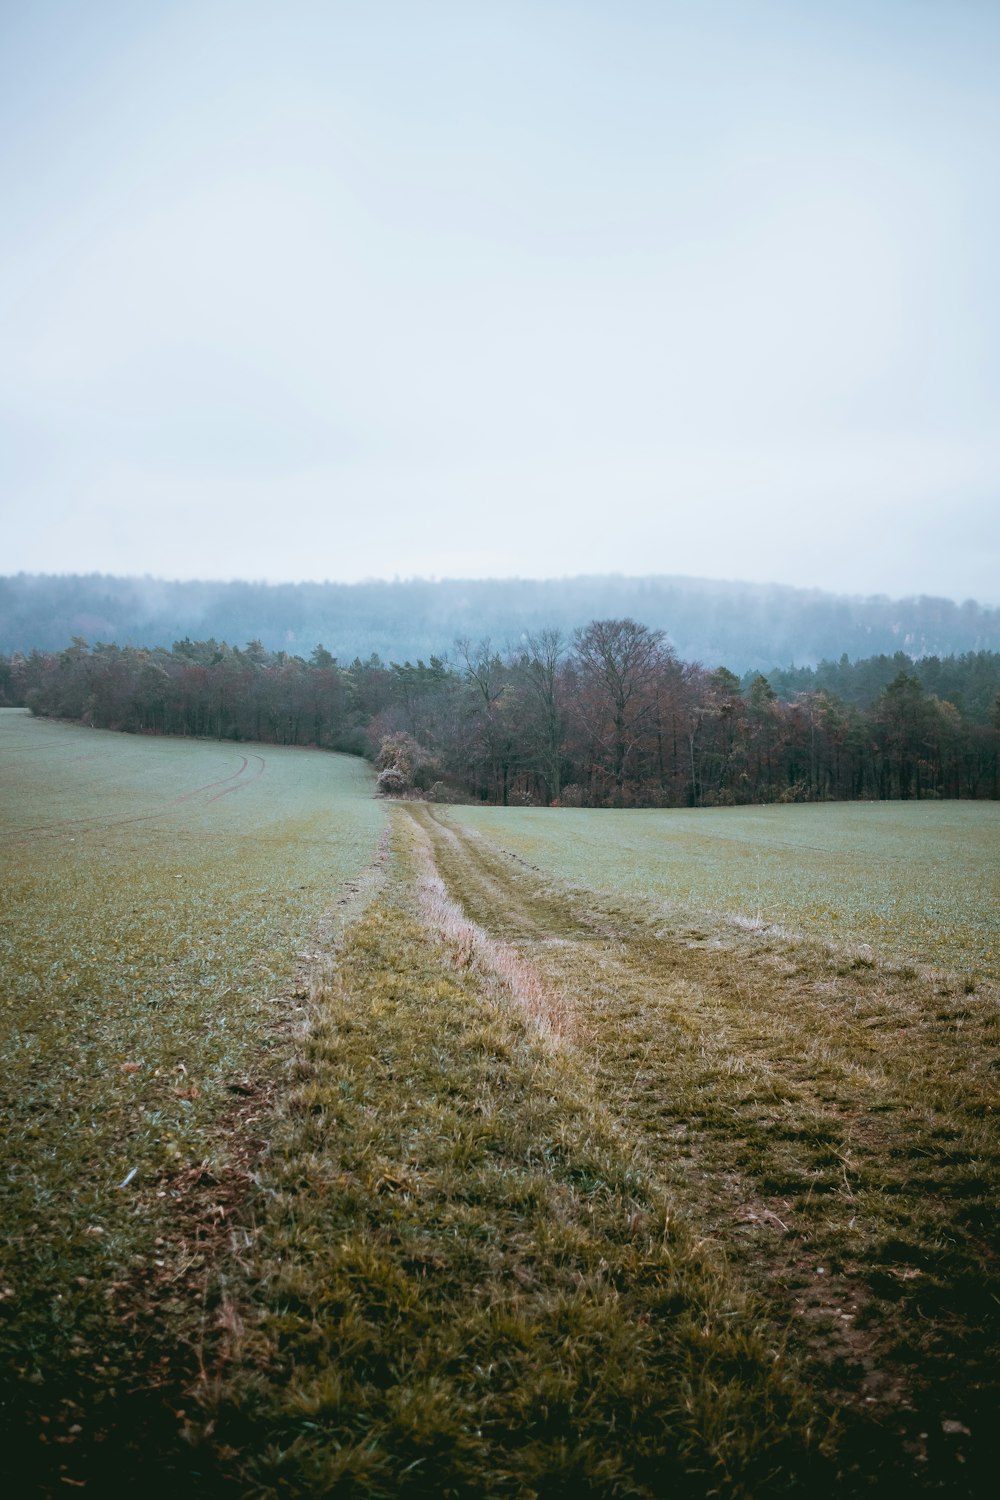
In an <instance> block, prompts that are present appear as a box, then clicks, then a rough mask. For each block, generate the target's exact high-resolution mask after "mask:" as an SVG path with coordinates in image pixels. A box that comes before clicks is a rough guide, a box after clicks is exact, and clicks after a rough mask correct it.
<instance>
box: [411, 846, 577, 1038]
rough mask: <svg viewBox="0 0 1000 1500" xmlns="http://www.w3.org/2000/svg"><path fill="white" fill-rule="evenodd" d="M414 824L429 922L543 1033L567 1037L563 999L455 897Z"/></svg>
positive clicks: (422, 896)
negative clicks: (451, 895)
mask: <svg viewBox="0 0 1000 1500" xmlns="http://www.w3.org/2000/svg"><path fill="white" fill-rule="evenodd" d="M414 828H415V833H416V851H417V861H418V866H419V876H418V880H417V894H418V898H419V901H420V908H421V912H422V913H423V916H424V919H425V920H426V922H427V923H428V925H429V926H430V927H431V928H432V929H433V930H434V931H436V932H438V933H440V935H441V937H443V938H444V940H445V942H446V943H447V944H448V945H449V947H450V948H451V949H452V952H453V953H454V955H455V960H456V962H457V963H458V964H460V965H461V966H463V967H468V968H476V969H477V970H478V971H479V972H480V973H481V974H482V975H483V976H484V977H486V978H492V979H493V980H494V981H496V982H497V983H498V984H499V985H500V986H501V987H502V988H503V989H504V990H505V991H506V992H507V994H508V995H509V996H510V998H511V1000H513V1002H514V1004H515V1005H517V1006H518V1007H519V1008H520V1009H521V1011H522V1012H523V1013H524V1016H525V1017H526V1019H527V1020H528V1021H529V1022H530V1023H531V1025H532V1026H533V1027H534V1028H535V1030H536V1031H538V1032H539V1033H540V1034H541V1035H542V1036H545V1037H547V1038H550V1039H551V1040H558V1039H560V1038H563V1037H565V1036H567V1035H568V1034H569V1033H570V1031H571V1029H572V1028H571V1014H570V1011H569V1008H568V1007H567V1005H566V1004H565V1002H564V1001H563V1000H562V999H561V998H560V997H559V995H557V994H556V993H554V992H553V991H552V990H551V989H548V988H547V987H546V986H545V985H544V984H543V983H542V980H541V978H540V977H539V975H538V972H537V970H535V969H534V968H532V966H531V965H530V964H527V963H525V962H524V960H523V959H522V958H520V957H519V955H518V953H517V951H516V950H515V949H514V948H513V947H511V945H510V944H509V943H504V942H501V941H499V940H498V939H497V938H493V937H490V935H489V933H487V932H485V931H484V930H483V928H482V927H480V926H479V925H478V923H476V922H473V921H472V920H471V919H470V918H469V917H468V916H467V915H466V914H465V912H464V911H463V910H462V908H461V907H460V906H459V905H458V904H457V903H456V902H454V901H453V900H452V899H451V897H450V896H449V895H448V892H447V889H446V887H445V884H444V881H443V880H442V879H441V877H440V875H439V874H438V872H437V867H436V866H435V864H434V855H433V852H432V850H431V846H430V843H429V841H428V840H427V838H426V837H425V835H424V834H423V833H422V832H421V831H419V830H418V829H416V825H414Z"/></svg>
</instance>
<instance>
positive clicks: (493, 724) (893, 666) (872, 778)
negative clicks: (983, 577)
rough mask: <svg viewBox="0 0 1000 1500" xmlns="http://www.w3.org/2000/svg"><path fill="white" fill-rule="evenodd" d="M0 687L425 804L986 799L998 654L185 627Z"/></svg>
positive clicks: (0, 680) (90, 652) (998, 762)
mask: <svg viewBox="0 0 1000 1500" xmlns="http://www.w3.org/2000/svg"><path fill="white" fill-rule="evenodd" d="M0 703H6V704H24V705H26V706H28V707H29V708H30V709H31V710H32V711H33V712H34V713H38V714H47V715H52V716H56V717H59V718H64V719H71V720H76V721H79V722H81V723H86V724H92V725H94V726H95V727H98V728H111V729H121V730H125V731H128V732H132V733H144V734H176V735H192V736H212V737H215V738H217V739H220V740H221V739H225V740H233V741H243V740H253V741H264V742H269V743H273V744H281V745H314V746H319V747H322V748H328V749H336V750H346V751H350V752H354V753H361V754H365V755H368V756H369V757H370V758H371V759H372V760H374V761H375V762H376V767H377V769H378V772H379V784H380V786H381V787H382V789H383V790H386V791H391V792H394V793H397V794H400V793H402V794H405V793H408V792H410V793H413V794H422V795H428V796H430V797H432V798H434V799H436V800H441V801H448V800H453V799H458V798H463V799H479V800H483V801H489V802H495V803H498V804H503V805H507V804H520V805H525V804H541V805H550V804H553V803H559V804H562V805H569V806H591V807H602V806H614V807H630V806H647V807H649V806H651V807H691V806H729V805H734V804H738V803H748V802H798V801H817V800H825V799H830V798H848V799H849V798H910V797H989V798H996V797H997V796H998V795H1000V653H996V652H991V651H980V652H970V653H964V654H962V655H960V656H948V657H936V656H935V657H925V658H922V659H919V660H915V659H914V658H912V657H910V656H908V655H907V654H905V653H903V652H896V653H894V654H893V655H891V656H888V655H880V656H876V657H872V658H869V659H867V660H864V661H859V662H851V661H849V660H848V658H847V657H846V656H843V657H842V658H841V659H840V660H839V661H835V662H834V661H830V662H823V663H821V664H820V666H819V667H818V668H816V669H815V670H813V669H805V668H802V669H796V670H795V671H793V672H789V673H785V674H780V673H779V674H774V675H773V676H772V677H768V676H767V675H765V674H763V673H761V672H753V671H751V672H749V673H747V674H745V675H744V677H742V678H740V677H738V676H737V675H736V674H735V673H734V672H732V671H730V670H729V669H728V668H726V667H718V668H714V669H712V668H709V667H705V666H702V665H700V664H698V663H694V662H685V661H683V660H682V659H681V658H680V656H679V655H678V654H677V652H676V651H675V650H674V648H673V646H672V644H671V643H670V642H669V641H668V640H667V638H666V637H665V635H664V633H663V632H662V631H661V630H658V629H655V628H652V627H650V626H648V625H645V624H640V623H638V622H637V621H635V620H634V619H632V618H629V617H621V618H607V619H598V620H592V621H590V622H589V623H588V624H587V625H585V626H583V627H582V628H577V629H576V630H574V631H573V632H570V633H567V632H564V631H562V630H561V629H559V628H558V627H556V626H549V627H547V628H544V629H542V630H540V631H538V632H537V633H532V634H526V636H525V638H524V640H523V641H522V642H521V643H519V644H517V645H515V646H513V647H503V648H501V647H498V646H496V645H494V644H493V643H492V642H491V640H490V639H489V638H488V637H486V636H480V637H478V638H476V639H472V638H470V637H467V636H466V637H461V638H460V639H459V640H458V641H456V643H455V646H454V653H453V655H452V656H451V658H450V659H448V660H445V659H443V658H439V657H436V656H432V657H431V658H430V659H429V660H428V661H424V660H423V659H419V658H418V659H417V661H416V662H415V663H414V662H413V661H410V660H406V661H404V662H401V663H400V662H395V661H391V662H388V663H387V662H385V661H384V660H383V659H382V658H381V657H380V656H378V655H377V654H369V655H368V656H366V657H365V658H361V657H356V658H355V659H354V660H353V661H351V662H350V664H349V665H343V664H341V663H340V662H338V661H337V660H336V658H335V657H334V656H333V654H332V653H331V652H330V651H328V650H327V649H326V648H325V647H323V646H315V647H314V648H313V649H312V651H311V652H310V653H309V655H308V656H297V655H292V654H290V653H288V652H286V651H269V650H268V649H267V648H266V647H265V646H264V645H263V643H262V642H261V641H260V640H259V639H253V640H251V641H250V642H249V644H248V645H246V646H245V647H244V648H242V649H240V648H236V647H233V646H230V645H227V644H226V643H225V642H219V641H216V640H214V639H208V640H192V639H191V638H190V637H185V638H183V639H181V640H178V641H176V642H175V643H174V645H173V646H172V647H171V648H169V649H166V648H154V649H151V650H147V649H145V648H137V647H131V646H125V647H121V646H118V645H115V644H107V643H105V644H99V645H95V646H93V647H91V646H90V645H89V644H88V643H87V641H86V640H84V639H82V638H80V637H78V638H76V639H75V640H74V641H73V642H72V644H71V645H70V646H68V647H67V648H65V649H64V650H61V651H58V652H54V653H46V652H41V651H34V652H32V653H30V654H29V655H28V656H21V655H14V656H10V657H2V658H0Z"/></svg>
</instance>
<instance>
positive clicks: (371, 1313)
mask: <svg viewBox="0 0 1000 1500" xmlns="http://www.w3.org/2000/svg"><path fill="white" fill-rule="evenodd" d="M0 807H2V813H0V819H2V822H0V831H2V837H3V858H4V873H3V904H2V908H0V941H2V943H3V949H2V963H3V974H4V1005H3V1011H2V1028H0V1103H2V1109H3V1126H4V1130H5V1148H4V1159H3V1168H2V1176H0V1193H2V1212H3V1222H4V1226H5V1229H6V1244H5V1247H4V1251H3V1255H4V1259H3V1262H2V1266H3V1269H2V1274H0V1359H2V1377H3V1391H2V1403H0V1418H2V1423H3V1432H2V1433H0V1472H3V1473H4V1474H5V1477H7V1478H8V1479H13V1480H14V1481H15V1483H14V1489H13V1493H16V1494H17V1495H18V1496H19V1497H20V1495H22V1494H23V1495H33V1496H54V1495H62V1494H65V1493H66V1491H67V1489H69V1488H74V1487H75V1488H80V1489H82V1490H83V1491H84V1493H89V1494H93V1495H100V1496H101V1497H102V1500H112V1497H113V1500H117V1497H118V1496H125V1495H129V1496H131V1495H134V1494H136V1493H142V1494H143V1495H144V1496H145V1497H146V1500H154V1497H156V1500H167V1497H175V1496H176V1495H178V1494H185V1495H187V1496H189V1497H191V1500H194V1497H198V1500H215V1497H233V1500H235V1497H248V1500H250V1497H253V1500H277V1497H282V1500H286V1497H301V1500H307V1497H312V1496H316V1495H337V1496H359V1497H360V1496H366V1497H385V1500H390V1497H396V1496H412V1497H428V1500H430V1497H431V1496H433V1497H438V1496H445V1495H453V1496H474V1495H483V1496H503V1497H511V1500H513V1497H519V1500H520V1497H524V1500H531V1497H539V1500H541V1497H546V1500H554V1497H556V1496H560V1497H561V1496H565V1497H567V1500H569V1497H571V1496H572V1497H575V1496H578V1495H590V1496H594V1497H598V1496H601V1497H603V1496H609V1497H610V1496H614V1497H623V1500H624V1497H645V1500H659V1497H660V1496H663V1495H665V1494H670V1495H671V1496H676V1497H688V1500H702V1497H708V1496H710V1495H711V1496H716V1495H718V1496H728V1497H731V1500H737V1497H739V1500H770V1497H776V1496H779V1495H782V1496H783V1495H800V1496H806V1495H808V1496H809V1497H810V1500H811V1497H814V1496H820V1497H822V1496H826V1497H831V1500H832V1497H833V1496H836V1497H837V1500H844V1497H848V1496H858V1497H860V1496H863V1495H870V1494H878V1495H883V1494H885V1495H888V1494H907V1495H916V1494H927V1495H936V1496H941V1495H948V1496H954V1497H963V1500H972V1497H976V1500H978V1497H980V1496H985V1495H987V1494H989V1493H991V1492H992V1491H991V1486H992V1485H993V1483H994V1481H995V1474H996V1471H997V1466H998V1463H1000V1451H998V1444H997V1440H996V1435H995V1432H994V1428H995V1421H994V1414H995V1410H996V1405H997V1399H998V1387H1000V1380H998V1372H1000V1276H998V1273H997V1266H998V1264H1000V1236H998V1226H997V1213H996V1204H997V1198H998V1193H1000V1141H998V1134H997V1108H998V1104H1000V1090H998V1080H1000V1006H998V994H997V989H996V987H995V986H994V985H993V984H992V983H991V982H990V981H989V980H988V979H984V978H983V977H982V976H984V975H986V974H987V973H988V972H990V969H991V965H992V964H993V963H994V962H995V946H994V945H995V937H996V932H995V926H994V925H993V924H994V921H995V912H994V910H993V909H992V908H991V906H990V885H989V881H990V879H991V878H995V865H993V864H992V863H991V861H993V859H994V857H995V855H994V843H993V837H994V835H995V832H996V828H997V821H996V810H995V809H994V808H992V807H989V806H984V805H982V804H979V805H976V806H974V807H969V808H966V807H965V806H961V807H957V806H948V805H943V804H942V805H934V806H931V807H928V808H926V809H924V808H894V807H886V808H881V807H880V808H867V807H866V808H816V809H811V808H808V809H798V808H789V809H747V810H745V811H738V812H721V813H720V812H708V813H705V814H698V815H687V814H679V815H674V814H667V813H652V814H641V813H640V814H636V813H624V814H623V813H615V812H607V813H576V812H569V811H563V812H553V813H551V814H550V813H544V812H536V811H523V812H522V811H513V810H512V811H509V812H507V811H501V810H486V809H471V808H450V809H448V810H447V811H444V810H442V809H437V808H430V807H427V806H423V805H417V804H405V805H401V806H398V807H393V808H391V809H390V808H388V807H387V806H386V805H385V804H381V803H378V802H376V801H374V800H373V799H372V796H371V779H370V775H369V773H368V771H367V769H366V768H365V767H363V766H362V765H361V764H360V763H358V762H353V761H349V760H346V759H345V758H343V757H337V756H330V755H324V754H320V753H317V752H305V751H284V752H282V751H275V750H273V749H271V748H269V747H260V746H233V745H220V744H212V743H189V742H168V741H163V740H152V739H138V738H134V737H125V736H115V735H110V734H99V733H96V732H93V731H89V730H85V729H75V728H70V727H68V726H63V725H57V724H46V723H42V722H36V721H32V720H30V719H29V718H27V717H26V716H25V715H22V714H17V713H12V712H6V713H2V714H0ZM838 814H839V817H838V816H837V815H838ZM387 824H388V825H390V827H391V839H390V841H389V842H388V843H387V842H386V841H385V840H383V839H381V838H380V835H381V834H382V832H383V829H384V828H385V826H386V825H387ZM667 829H669V830H671V831H670V832H669V834H665V830H667ZM723 830H724V832H723ZM734 871H742V872H743V874H742V875H740V876H739V878H738V879H736V878H735V876H734ZM734 879H735V884H733V881H734ZM727 880H729V881H730V884H729V885H727ZM956 893H964V894H962V899H961V901H960V900H959V896H958V894H956ZM893 903H895V904H893ZM963 903H964V909H963ZM894 911H895V912H896V913H897V915H898V921H897V920H896V918H894V917H893V912H894ZM873 912H874V913H875V915H874V916H873ZM835 913H836V915H834V914H835ZM921 913H923V919H922V922H921ZM876 916H877V917H878V918H879V919H880V920H875V917H876ZM734 917H737V918H739V919H740V920H739V921H734V920H733V918H734ZM758 917H759V918H760V920H759V921H758V920H757V918H758ZM862 944H869V945H870V946H859V945H862ZM991 954H992V955H993V957H991ZM927 965H929V967H925V966H927Z"/></svg>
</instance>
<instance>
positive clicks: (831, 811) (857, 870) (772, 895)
mask: <svg viewBox="0 0 1000 1500" xmlns="http://www.w3.org/2000/svg"><path fill="white" fill-rule="evenodd" d="M454 817H455V818H456V819H457V820H458V821H460V822H461V823H462V824H463V826H465V827H467V828H474V829H478V830H479V831H480V832H482V833H485V834H488V835H489V836H490V837H491V838H493V839H495V840H497V841H498V842H499V843H501V844H502V845H503V846H504V848H506V849H509V850H511V851H512V852H513V853H515V854H517V855H518V856H519V857H520V858H521V859H524V860H526V861H528V863H530V864H534V865H538V866H540V867H541V868H542V869H544V870H547V871H549V872H550V873H551V874H553V875H554V876H555V877H557V878H558V879H560V880H563V881H569V882H570V883H578V884H580V885H582V886H588V887H593V888H595V889H597V890H600V891H603V892H605V893H607V894H609V895H612V894H618V895H620V896H621V897H622V898H623V899H626V900H631V901H634V900H636V899H650V900H653V901H655V902H657V903H660V904H661V905H662V906H663V907H665V908H667V909H669V910H671V911H673V912H675V913H677V912H684V911H687V912H690V913H695V914H696V913H698V912H705V911H711V912H718V913H728V914H730V915H732V916H739V917H742V918H747V919H750V920H755V919H758V918H759V919H761V920H762V921H763V922H765V923H775V924H778V925H781V926H784V927H787V928H788V929H789V930H791V931H794V932H802V933H804V934H806V935H807V936H811V937H826V938H830V939H832V940H833V941H840V942H843V943H846V944H866V943H868V944H871V945H872V946H873V947H874V948H875V949H876V950H877V951H878V952H880V953H882V954H885V955H890V956H895V957H897V958H905V959H907V960H908V961H910V962H916V963H920V964H929V965H932V966H935V967H939V968H945V969H950V970H956V971H959V972H963V973H967V974H978V975H982V976H990V977H992V978H994V979H997V978H1000V805H998V804H997V803H995V802H880V803H857V802H855V803H846V802H842V803H828V804H814V805H809V806H802V807H798V806H792V807H741V808H703V809H697V810H694V811H691V812H684V811H673V810H671V811H662V812H661V811H642V810H636V811H626V812H617V811H612V810H601V811H600V812H591V811H587V810H584V809H580V810H578V809H571V808H563V809H556V810H550V809H546V808H520V809H513V808H502V809H501V808H489V807H461V808H456V809H455V810H454Z"/></svg>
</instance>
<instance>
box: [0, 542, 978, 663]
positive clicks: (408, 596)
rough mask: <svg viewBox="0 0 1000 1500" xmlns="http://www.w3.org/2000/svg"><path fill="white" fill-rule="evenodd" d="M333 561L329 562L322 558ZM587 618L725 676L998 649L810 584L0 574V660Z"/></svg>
mask: <svg viewBox="0 0 1000 1500" xmlns="http://www.w3.org/2000/svg"><path fill="white" fill-rule="evenodd" d="M335 561H336V560H335V559H334V563H335ZM592 619H634V620H643V621H645V623H646V624H647V625H648V626H649V627H650V628H651V629H653V630H664V631H666V632H667V633H668V634H669V638H670V641H671V644H672V645H673V647H674V650H675V651H676V652H677V654H678V656H680V657H681V658H682V659H683V660H684V661H702V662H708V663H712V664H717V663H719V662H725V663H726V665H727V666H729V667H731V668H732V669H733V670H734V671H736V672H737V673H738V674H740V675H741V676H742V675H743V674H744V673H745V672H747V671H754V672H765V673H767V674H768V675H770V673H771V671H772V669H773V668H775V667H778V666H780V667H782V668H785V667H788V666H789V665H790V664H791V663H794V664H795V665H796V666H797V667H810V666H811V667H815V666H817V665H818V664H819V663H820V662H821V661H822V660H824V659H825V658H826V659H830V658H837V657H839V656H840V655H841V653H843V652H847V654H848V655H849V656H850V657H851V659H852V660H858V659H861V658H865V657H871V656H876V655H880V654H886V655H889V656H892V655H893V654H894V653H895V652H896V651H905V652H906V653H907V654H908V655H909V656H912V657H925V656H950V655H961V654H963V653H965V652H969V651H1000V609H998V608H995V607H992V606H990V605H988V604H981V603H976V602H975V601H974V600H971V599H967V600H966V601H965V602H964V603H962V604H957V603H955V602H954V601H953V600H951V599H940V598H933V597H927V596H919V597H916V598H909V599H890V598H887V597H885V596H882V595H877V596H873V597H867V598H865V597H854V596H850V595H843V594H832V593H826V592H824V591H822V590H820V589H803V588H790V587H788V586H785V585H777V584H761V583H746V582H743V583H740V582H731V581H730V582H726V581H721V580H718V579H707V578H685V577H674V576H665V575H652V576H649V577H639V578H625V577H620V576H616V575H613V574H605V575H598V576H593V577H578V578H548V579H528V578H493V579H489V578H479V579H438V580H436V581H435V580H431V579H420V578H411V579H397V580H395V581H392V582H390V581H387V580H385V579H373V580H369V581H368V582H364V583H350V584H348V583H281V584H268V583H257V582H251V581H247V580H243V581H236V582H229V583H221V582H213V581H210V580H201V581H199V580H187V581H185V582H176V581H175V582H168V581H165V580H162V579H156V578H118V577H112V576H106V575H102V574H85V575H66V576H50V575H32V574H26V573H21V574H18V575H16V576H14V577H7V578H0V653H6V654H8V655H9V654H11V653H13V652H15V651H20V652H23V653H27V652H28V651H31V650H34V649H37V650H39V651H59V650H61V649H62V647H63V646H65V644H66V642H67V641H69V640H71V639H72V637H73V636H75V635H79V636H84V637H86V638H87V639H88V640H91V641H93V640H100V641H107V642H113V643H114V644H116V645H118V646H143V645H148V644H149V643H150V642H152V641H175V640H183V639H184V638H185V637H186V636H189V637H191V638H192V639H194V640H208V639H209V638H214V639H215V640H218V641H250V640H259V641H260V642H261V644H262V645H264V646H265V647H266V648H267V649H268V650H269V651H288V652H290V653H292V654H295V655H300V656H307V655H308V654H309V652H310V651H311V649H312V647H313V646H314V645H315V643H316V642H317V641H323V642H325V644H326V645H327V646H328V647H329V649H330V650H331V651H332V652H333V654H334V656H336V657H337V659H338V660H339V661H342V662H348V661H352V660H353V659H354V657H355V656H361V657H366V656H368V655H370V654H371V653H372V652H373V651H374V652H377V653H378V655H379V656H381V657H382V659H383V660H384V661H400V662H401V661H406V660H407V659H409V660H410V661H416V660H417V659H418V658H420V657H422V658H423V659H424V661H428V660H429V659H430V657H431V656H434V655H436V656H441V655H442V654H443V652H444V651H445V650H446V649H447V648H448V646H449V643H450V642H451V641H453V640H454V639H455V638H456V637H457V636H458V637H460V636H467V635H468V636H474V637H476V638H477V639H478V638H479V637H481V636H489V637H490V639H491V640H492V641H494V642H497V643H500V644H501V645H502V646H504V647H506V646H507V644H508V643H510V644H513V645H517V644H518V643H522V644H523V642H524V640H525V638H526V637H527V636H529V635H533V634H537V633H538V632H539V631H541V630H544V629H546V628H547V627H557V628H558V629H559V630H561V631H562V632H563V633H564V634H565V635H566V636H571V635H572V633H573V631H574V630H575V629H577V628H579V627H581V626H583V625H585V624H586V622H587V621H588V620H592Z"/></svg>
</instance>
